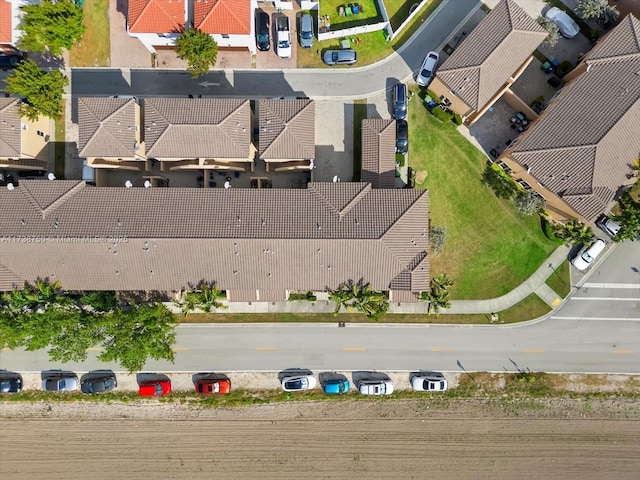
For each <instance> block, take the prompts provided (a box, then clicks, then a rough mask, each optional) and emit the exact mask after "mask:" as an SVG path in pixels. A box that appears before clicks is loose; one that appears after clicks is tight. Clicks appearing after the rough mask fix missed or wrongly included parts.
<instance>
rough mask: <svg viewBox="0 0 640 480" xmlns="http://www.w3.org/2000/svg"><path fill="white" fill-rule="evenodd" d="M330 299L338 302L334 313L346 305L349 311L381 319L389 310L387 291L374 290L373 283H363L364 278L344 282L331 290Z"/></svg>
mask: <svg viewBox="0 0 640 480" xmlns="http://www.w3.org/2000/svg"><path fill="white" fill-rule="evenodd" d="M329 300H332V301H334V302H335V304H336V309H335V311H334V314H337V313H338V312H339V311H340V307H345V308H346V309H347V310H349V311H351V310H356V311H358V312H360V313H364V314H365V315H366V316H367V318H370V319H371V320H379V319H381V318H382V317H383V316H384V315H385V314H386V313H387V310H389V299H388V298H387V296H386V295H385V293H384V292H378V291H376V290H372V289H371V285H369V284H368V283H366V284H363V283H362V280H361V281H359V282H357V283H355V282H353V281H351V280H350V281H348V282H345V283H342V284H341V285H340V286H339V287H338V289H337V290H333V291H330V292H329Z"/></svg>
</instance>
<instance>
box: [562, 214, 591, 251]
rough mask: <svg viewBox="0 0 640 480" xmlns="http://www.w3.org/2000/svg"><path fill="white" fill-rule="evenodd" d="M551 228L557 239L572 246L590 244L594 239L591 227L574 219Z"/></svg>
mask: <svg viewBox="0 0 640 480" xmlns="http://www.w3.org/2000/svg"><path fill="white" fill-rule="evenodd" d="M553 228H554V233H555V234H556V236H557V237H559V238H562V239H563V240H565V241H566V242H567V243H572V244H574V245H577V244H583V245H585V244H587V243H591V241H592V240H593V237H594V235H593V231H592V230H591V227H590V226H589V225H585V224H583V223H582V222H580V221H578V220H576V219H575V218H572V219H571V220H569V221H568V222H567V223H565V224H557V225H555V226H554V227H553Z"/></svg>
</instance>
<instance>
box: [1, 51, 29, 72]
mask: <svg viewBox="0 0 640 480" xmlns="http://www.w3.org/2000/svg"><path fill="white" fill-rule="evenodd" d="M23 60H24V56H23V55H22V54H21V53H19V52H18V51H17V50H16V51H11V52H9V53H3V52H0V70H9V69H10V68H16V67H17V66H18V65H20V64H21V63H22V61H23Z"/></svg>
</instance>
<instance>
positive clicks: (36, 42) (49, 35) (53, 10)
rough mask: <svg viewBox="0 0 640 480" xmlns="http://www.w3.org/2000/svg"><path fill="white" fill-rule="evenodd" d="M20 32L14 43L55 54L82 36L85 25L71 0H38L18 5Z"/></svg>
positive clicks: (81, 14) (32, 49) (78, 8)
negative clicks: (20, 10) (20, 11)
mask: <svg viewBox="0 0 640 480" xmlns="http://www.w3.org/2000/svg"><path fill="white" fill-rule="evenodd" d="M21 8H22V12H23V16H22V22H21V23H20V28H21V30H22V36H21V37H20V39H19V41H18V46H19V47H20V48H21V49H23V50H29V51H32V52H40V53H46V52H47V51H49V53H51V55H53V56H55V57H58V56H60V55H61V54H62V49H63V48H66V49H67V50H68V49H70V48H71V47H72V46H73V45H75V44H76V43H78V42H79V41H80V39H81V38H82V34H83V33H84V31H85V29H86V26H85V25H84V24H83V23H82V20H83V11H82V7H81V6H80V5H77V4H76V2H75V1H74V0H42V2H39V3H30V4H26V5H24V6H22V7H21Z"/></svg>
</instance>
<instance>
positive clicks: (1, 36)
mask: <svg viewBox="0 0 640 480" xmlns="http://www.w3.org/2000/svg"><path fill="white" fill-rule="evenodd" d="M11 16H12V15H11V4H10V3H9V2H7V1H6V0H0V43H13V40H12V36H13V34H12V30H11Z"/></svg>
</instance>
